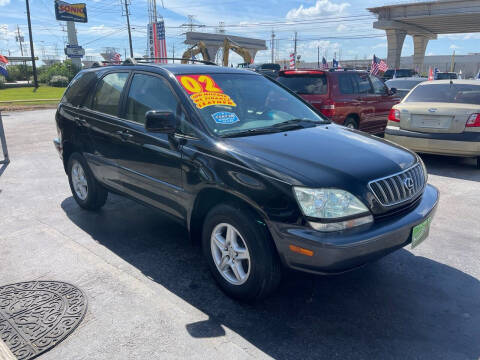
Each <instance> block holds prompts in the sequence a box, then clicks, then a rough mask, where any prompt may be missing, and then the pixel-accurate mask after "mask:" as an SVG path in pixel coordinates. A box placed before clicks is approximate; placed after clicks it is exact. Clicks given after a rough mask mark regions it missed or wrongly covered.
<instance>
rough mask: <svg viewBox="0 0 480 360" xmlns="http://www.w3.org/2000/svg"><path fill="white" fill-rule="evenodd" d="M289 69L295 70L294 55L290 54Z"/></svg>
mask: <svg viewBox="0 0 480 360" xmlns="http://www.w3.org/2000/svg"><path fill="white" fill-rule="evenodd" d="M289 68H290V69H295V54H294V53H290V66H289Z"/></svg>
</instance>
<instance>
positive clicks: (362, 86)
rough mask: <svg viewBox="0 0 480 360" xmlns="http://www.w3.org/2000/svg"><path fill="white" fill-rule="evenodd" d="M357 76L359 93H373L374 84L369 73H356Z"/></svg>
mask: <svg viewBox="0 0 480 360" xmlns="http://www.w3.org/2000/svg"><path fill="white" fill-rule="evenodd" d="M355 78H356V79H357V86H358V93H359V94H369V93H373V89H372V85H371V84H370V80H368V74H356V75H355Z"/></svg>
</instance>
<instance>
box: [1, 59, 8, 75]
mask: <svg viewBox="0 0 480 360" xmlns="http://www.w3.org/2000/svg"><path fill="white" fill-rule="evenodd" d="M7 64H8V60H7V58H6V57H5V56H3V55H0V75H3V76H5V77H7V75H8V71H7Z"/></svg>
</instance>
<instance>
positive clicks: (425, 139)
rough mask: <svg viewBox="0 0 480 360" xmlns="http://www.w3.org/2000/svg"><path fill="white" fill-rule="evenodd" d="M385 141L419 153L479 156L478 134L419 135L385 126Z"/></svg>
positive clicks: (418, 133) (479, 134)
mask: <svg viewBox="0 0 480 360" xmlns="http://www.w3.org/2000/svg"><path fill="white" fill-rule="evenodd" d="M385 139H387V140H390V141H393V142H394V143H397V144H399V145H402V146H404V147H406V148H408V149H410V150H413V151H416V152H420V153H427V154H439V155H454V156H480V132H473V131H471V132H463V133H459V134H446V133H421V132H415V131H408V130H403V129H400V128H398V127H393V126H387V128H386V129H385Z"/></svg>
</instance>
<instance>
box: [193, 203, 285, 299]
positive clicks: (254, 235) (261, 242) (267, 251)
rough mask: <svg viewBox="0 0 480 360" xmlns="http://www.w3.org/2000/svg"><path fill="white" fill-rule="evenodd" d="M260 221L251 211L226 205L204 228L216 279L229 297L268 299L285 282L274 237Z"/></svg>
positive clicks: (211, 215)
mask: <svg viewBox="0 0 480 360" xmlns="http://www.w3.org/2000/svg"><path fill="white" fill-rule="evenodd" d="M257 220H258V216H257V215H256V214H255V213H254V212H253V211H251V210H249V209H247V208H244V207H242V206H239V205H234V204H222V205H218V206H216V207H215V208H213V209H212V210H211V211H210V212H209V213H208V215H207V216H206V218H205V222H204V225H203V233H202V247H203V252H204V255H205V257H206V259H207V262H208V265H209V267H210V271H211V272H212V275H213V277H214V278H215V280H216V281H217V283H218V285H219V286H220V288H221V289H222V290H223V291H224V292H225V293H227V294H228V295H229V296H231V297H233V298H236V299H239V300H244V301H255V300H258V299H261V298H264V297H266V296H267V295H269V294H270V293H271V292H273V291H274V290H275V289H276V287H277V286H278V284H279V282H280V278H281V265H280V262H279V259H278V255H277V253H276V250H275V247H274V244H273V242H272V240H271V238H270V234H269V232H268V230H267V229H266V226H265V225H263V224H260V223H259V221H257Z"/></svg>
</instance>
